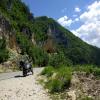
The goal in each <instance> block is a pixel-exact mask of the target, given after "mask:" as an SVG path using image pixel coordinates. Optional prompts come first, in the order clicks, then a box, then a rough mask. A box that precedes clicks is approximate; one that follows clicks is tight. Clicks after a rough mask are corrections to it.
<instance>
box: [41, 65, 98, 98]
mask: <svg viewBox="0 0 100 100" xmlns="http://www.w3.org/2000/svg"><path fill="white" fill-rule="evenodd" d="M74 71H75V72H86V74H88V75H89V74H93V75H94V76H96V77H100V68H99V67H96V66H93V65H77V66H73V67H66V66H61V67H59V68H54V67H52V66H48V67H46V68H45V69H44V70H43V71H42V73H41V74H42V75H45V76H46V77H47V82H45V87H46V88H47V89H48V90H49V91H50V93H55V92H56V93H57V92H62V91H64V90H65V89H68V88H69V87H70V83H71V79H72V73H73V72H74ZM86 100H88V99H86Z"/></svg>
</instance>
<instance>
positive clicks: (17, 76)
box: [14, 75, 24, 78]
mask: <svg viewBox="0 0 100 100" xmlns="http://www.w3.org/2000/svg"><path fill="white" fill-rule="evenodd" d="M14 77H15V78H19V77H24V76H23V75H16V76H14Z"/></svg>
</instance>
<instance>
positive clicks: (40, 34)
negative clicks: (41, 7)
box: [0, 0, 100, 66]
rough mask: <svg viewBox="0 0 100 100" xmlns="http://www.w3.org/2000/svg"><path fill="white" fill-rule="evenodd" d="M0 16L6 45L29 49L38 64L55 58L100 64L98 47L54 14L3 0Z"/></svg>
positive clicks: (29, 53)
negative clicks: (38, 12) (41, 13)
mask: <svg viewBox="0 0 100 100" xmlns="http://www.w3.org/2000/svg"><path fill="white" fill-rule="evenodd" d="M0 20H1V22H0V37H5V38H6V45H7V47H8V48H10V49H14V50H16V51H17V52H18V53H19V52H20V53H21V54H25V53H27V54H28V55H29V56H31V57H32V59H33V62H34V63H35V64H37V65H40V66H44V65H48V64H50V62H52V61H53V62H61V63H62V64H64V63H69V62H71V64H96V65H100V49H99V48H97V47H94V46H91V45H89V44H87V43H85V42H84V41H82V40H81V39H80V38H78V37H76V36H75V35H73V34H72V32H70V31H69V30H67V29H65V28H64V27H62V26H61V25H60V24H58V23H57V22H56V21H55V20H53V19H52V18H48V17H46V16H42V17H34V16H33V14H32V13H30V10H29V8H28V7H27V6H26V5H25V4H24V3H23V2H21V0H0ZM52 58H54V59H52ZM60 58H61V59H60ZM55 59H57V60H56V61H55Z"/></svg>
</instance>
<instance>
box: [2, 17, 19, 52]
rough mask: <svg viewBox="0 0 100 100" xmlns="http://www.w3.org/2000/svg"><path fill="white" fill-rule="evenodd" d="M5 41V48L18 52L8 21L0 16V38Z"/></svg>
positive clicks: (13, 33) (14, 36)
mask: <svg viewBox="0 0 100 100" xmlns="http://www.w3.org/2000/svg"><path fill="white" fill-rule="evenodd" d="M3 37H4V38H5V39H6V44H7V48H10V49H13V50H16V51H18V50H19V47H18V44H17V42H16V35H15V32H13V31H12V29H11V25H10V23H9V20H7V19H5V18H4V17H3V16H2V15H0V38H3Z"/></svg>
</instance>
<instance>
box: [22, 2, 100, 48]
mask: <svg viewBox="0 0 100 100" xmlns="http://www.w3.org/2000/svg"><path fill="white" fill-rule="evenodd" d="M22 1H23V2H24V3H25V4H26V5H27V6H28V7H29V8H30V11H31V12H32V13H33V14H34V16H48V17H51V18H54V19H55V20H56V21H57V22H58V23H60V24H61V25H62V26H64V27H65V28H67V29H69V30H70V31H71V32H73V34H74V35H76V36H78V37H79V38H81V39H82V40H84V41H85V42H87V43H89V44H92V45H94V46H97V47H100V0H22Z"/></svg>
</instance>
